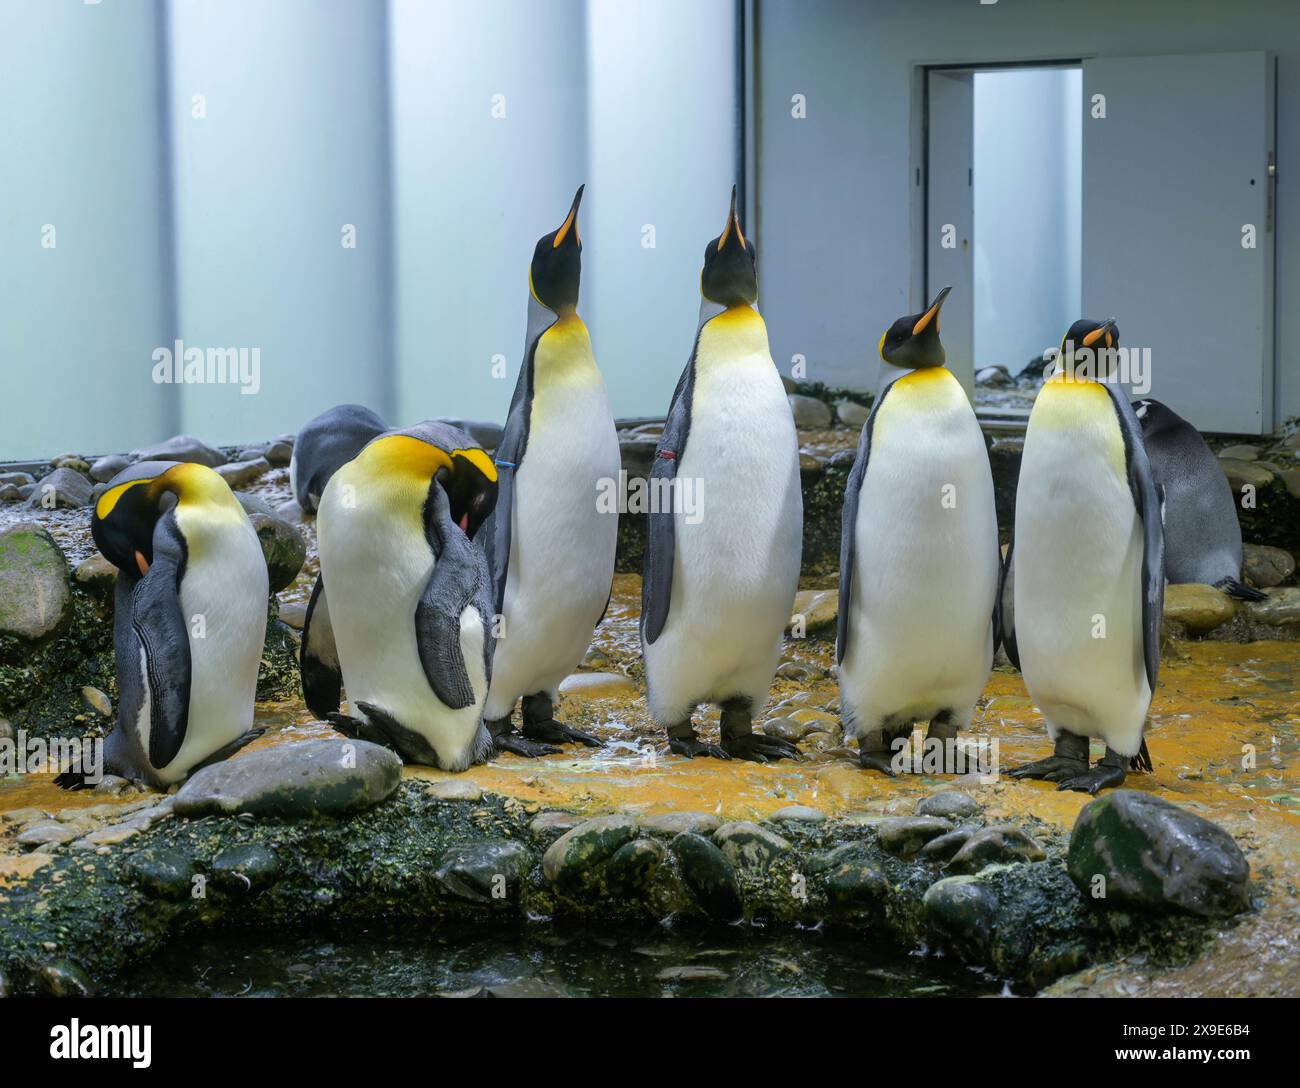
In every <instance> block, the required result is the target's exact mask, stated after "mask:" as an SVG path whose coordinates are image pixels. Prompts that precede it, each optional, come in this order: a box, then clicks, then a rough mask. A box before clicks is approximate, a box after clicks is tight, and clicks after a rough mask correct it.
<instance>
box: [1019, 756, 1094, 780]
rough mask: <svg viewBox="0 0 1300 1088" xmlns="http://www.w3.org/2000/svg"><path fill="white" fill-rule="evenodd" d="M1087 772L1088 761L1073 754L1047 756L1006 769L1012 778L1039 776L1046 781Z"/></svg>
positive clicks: (1073, 776)
mask: <svg viewBox="0 0 1300 1088" xmlns="http://www.w3.org/2000/svg"><path fill="white" fill-rule="evenodd" d="M1087 773H1088V761H1087V760H1086V759H1075V758H1074V757H1073V756H1048V757H1047V758H1046V759H1036V760H1034V762H1033V763H1026V764H1025V765H1024V766H1023V767H1012V768H1011V769H1010V770H1009V771H1007V774H1009V775H1010V776H1011V777H1012V778H1039V779H1042V780H1044V781H1047V782H1064V781H1065V780H1067V779H1072V778H1076V777H1078V776H1079V775H1082V774H1087Z"/></svg>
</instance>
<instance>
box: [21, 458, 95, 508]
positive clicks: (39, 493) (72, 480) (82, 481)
mask: <svg viewBox="0 0 1300 1088" xmlns="http://www.w3.org/2000/svg"><path fill="white" fill-rule="evenodd" d="M90 490H91V488H90V481H89V480H87V479H86V477H84V476H83V475H82V474H81V473H80V472H76V471H74V470H73V469H70V468H56V469H55V470H54V471H53V472H51V473H50V474H49V475H48V476H46V477H45V478H44V479H42V480H40V481H39V482H38V483H37V484H36V487H35V489H34V490H33V491H32V493H31V495H30V496H29V497H28V499H27V505H28V506H29V507H31V508H34V509H39V510H54V509H56V508H59V507H62V508H64V509H68V510H76V509H78V508H80V507H82V506H88V505H90Z"/></svg>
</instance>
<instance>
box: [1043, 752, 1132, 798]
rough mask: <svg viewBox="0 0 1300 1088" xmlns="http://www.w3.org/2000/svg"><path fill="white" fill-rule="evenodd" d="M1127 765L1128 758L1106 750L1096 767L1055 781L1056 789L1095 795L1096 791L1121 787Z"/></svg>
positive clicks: (1125, 775)
mask: <svg viewBox="0 0 1300 1088" xmlns="http://www.w3.org/2000/svg"><path fill="white" fill-rule="evenodd" d="M1128 763H1129V757H1128V756H1122V755H1120V754H1119V753H1118V752H1116V751H1115V750H1114V749H1112V748H1107V749H1106V754H1105V755H1104V756H1102V757H1101V759H1099V760H1098V761H1097V765H1096V766H1095V767H1093V768H1092V770H1090V771H1084V772H1083V773H1082V774H1077V775H1074V776H1072V777H1070V778H1062V779H1057V782H1058V785H1057V787H1056V788H1057V789H1058V790H1077V791H1078V792H1079V793H1093V794H1095V793H1096V792H1097V791H1098V790H1104V789H1113V788H1114V787H1116V786H1122V785H1123V784H1124V779H1125V778H1126V777H1127V774H1128V771H1127V768H1128Z"/></svg>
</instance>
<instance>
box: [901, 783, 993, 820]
mask: <svg viewBox="0 0 1300 1088" xmlns="http://www.w3.org/2000/svg"><path fill="white" fill-rule="evenodd" d="M979 810H980V806H979V804H978V802H976V800H975V799H974V798H973V797H970V796H968V795H967V794H964V793H962V792H961V791H960V790H941V791H940V792H938V793H932V794H930V796H929V797H922V798H921V799H920V800H919V801H918V802H917V803H916V814H917V815H918V816H942V817H945V818H947V819H950V820H964V819H966V818H967V817H969V816H975V815H978V813H979Z"/></svg>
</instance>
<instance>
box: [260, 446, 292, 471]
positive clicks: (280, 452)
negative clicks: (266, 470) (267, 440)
mask: <svg viewBox="0 0 1300 1088" xmlns="http://www.w3.org/2000/svg"><path fill="white" fill-rule="evenodd" d="M263 456H264V457H265V458H266V459H267V461H269V462H270V463H271V467H272V468H284V467H285V466H286V465H287V464H288V463H289V462H290V461H291V460H293V443H292V442H284V441H280V440H277V441H275V442H272V443H271V444H270V445H269V446H267V447H266V451H265V453H264V454H263Z"/></svg>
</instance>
